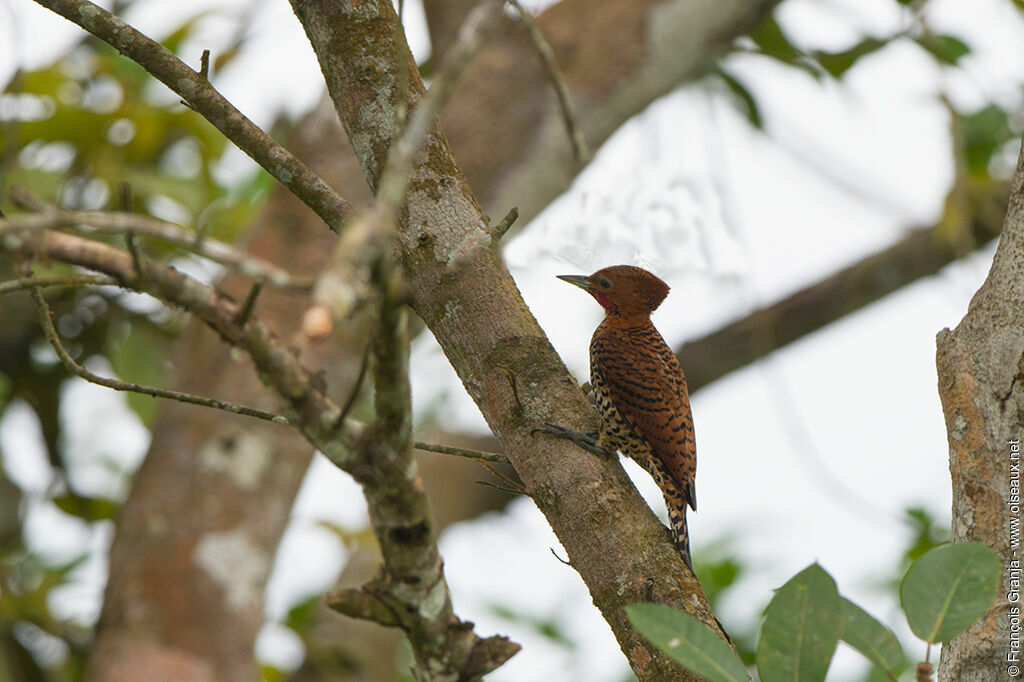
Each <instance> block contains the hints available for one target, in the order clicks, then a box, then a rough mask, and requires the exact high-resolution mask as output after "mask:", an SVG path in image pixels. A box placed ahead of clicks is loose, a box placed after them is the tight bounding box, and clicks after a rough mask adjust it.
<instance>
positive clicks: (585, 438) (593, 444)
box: [530, 422, 614, 457]
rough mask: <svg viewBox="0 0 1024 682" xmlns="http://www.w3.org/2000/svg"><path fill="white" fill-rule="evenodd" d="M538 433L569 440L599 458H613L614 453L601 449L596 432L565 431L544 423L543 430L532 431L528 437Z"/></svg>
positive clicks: (555, 425)
mask: <svg viewBox="0 0 1024 682" xmlns="http://www.w3.org/2000/svg"><path fill="white" fill-rule="evenodd" d="M538 433H544V434H547V435H549V436H554V437H555V438H564V439H566V440H571V441H572V442H573V443H575V444H576V445H578V446H580V447H581V448H583V449H584V450H586V451H587V452H592V453H593V454H595V455H600V456H601V457H613V456H614V453H611V452H608V451H607V450H605V449H604V448H603V447H601V442H600V441H599V440H598V433H597V431H587V432H584V431H575V430H573V429H567V428H566V427H564V426H559V425H558V424H550V423H548V422H544V428H541V429H533V430H532V431H530V435H535V434H538Z"/></svg>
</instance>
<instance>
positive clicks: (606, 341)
mask: <svg viewBox="0 0 1024 682" xmlns="http://www.w3.org/2000/svg"><path fill="white" fill-rule="evenodd" d="M561 279H564V280H566V281H567V282H570V283H572V284H576V285H577V286H580V287H581V288H583V289H585V290H586V291H588V292H589V293H590V294H591V295H592V296H594V298H595V299H597V301H598V303H600V304H601V305H602V306H603V307H604V309H605V312H606V313H607V314H606V316H605V318H604V320H603V321H602V322H601V324H600V325H599V326H598V327H597V330H596V331H595V332H594V336H593V338H592V339H591V341H590V382H591V385H592V387H593V390H594V396H595V403H596V405H597V409H598V411H599V412H600V414H601V421H602V428H601V434H600V437H599V439H598V440H599V443H600V444H601V446H603V447H604V448H605V449H606V450H609V451H615V450H618V451H620V452H622V454H624V455H626V456H627V457H630V458H632V459H634V460H635V461H636V462H637V463H639V464H640V465H641V466H642V467H643V468H644V469H645V470H646V471H647V472H648V473H649V474H650V475H651V477H653V478H654V481H655V482H656V483H657V484H658V487H659V488H660V489H661V492H662V494H663V496H664V498H665V506H666V507H667V508H668V516H669V522H670V525H671V529H672V535H673V537H674V539H675V544H676V548H677V549H678V550H679V553H680V555H681V556H682V557H683V560H684V561H686V563H687V565H688V566H689V567H690V569H691V571H692V570H693V565H692V563H691V560H690V539H689V532H688V529H687V525H686V508H687V507H688V506H689V507H690V508H692V509H693V510H694V511H696V509H697V497H696V489H695V486H694V479H695V477H696V472H697V452H696V443H695V441H694V433H693V417H692V415H691V413H690V400H689V395H688V393H687V389H686V377H685V376H684V375H683V370H682V367H680V365H679V361H678V360H677V359H676V356H675V354H674V353H673V352H672V350H671V349H670V348H669V347H668V344H666V343H665V340H664V339H663V338H662V336H661V334H659V333H658V330H657V329H655V327H654V325H653V324H652V323H651V318H650V315H651V313H652V312H653V311H654V310H655V309H656V308H657V307H658V306H659V305H660V304H661V302H662V301H663V300H664V298H665V296H666V295H667V294H668V286H667V285H666V284H665V283H664V282H662V281H661V280H660V279H658V278H657V277H655V276H654V275H652V274H651V273H649V272H647V271H646V270H643V269H641V268H637V267H632V266H627V265H617V266H613V267H609V268H605V269H603V270H599V271H598V272H595V273H594V274H593V275H590V276H589V277H582V276H575V275H573V276H562V277H561Z"/></svg>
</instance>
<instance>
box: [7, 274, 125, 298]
mask: <svg viewBox="0 0 1024 682" xmlns="http://www.w3.org/2000/svg"><path fill="white" fill-rule="evenodd" d="M119 284H120V282H118V281H117V280H116V279H114V278H113V277H107V276H105V275H64V276H63V277H24V278H22V279H14V280H11V281H9V282H0V295H3V294H9V293H11V292H13V291H24V290H25V289H35V288H41V287H85V286H118V285H119Z"/></svg>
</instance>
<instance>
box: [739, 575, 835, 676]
mask: <svg viewBox="0 0 1024 682" xmlns="http://www.w3.org/2000/svg"><path fill="white" fill-rule="evenodd" d="M842 629H843V601H842V598H841V597H840V596H839V591H838V590H837V589H836V583H835V581H834V580H833V579H832V576H830V575H829V574H828V573H827V572H826V571H825V569H823V568H822V567H821V566H819V565H818V564H816V563H815V564H811V565H810V566H808V567H807V568H805V569H804V570H802V571H800V572H799V573H797V574H796V575H795V576H793V577H792V578H791V579H790V580H789V582H787V583H786V584H785V585H783V586H782V587H780V588H779V589H778V591H777V592H776V593H775V596H774V597H773V598H772V601H771V603H769V604H768V608H767V609H766V610H765V619H764V625H763V626H762V627H761V639H760V641H759V642H758V643H757V672H758V675H760V677H761V682H775V681H776V680H789V681H792V682H816V681H818V680H824V679H825V674H826V673H827V672H828V666H829V664H830V663H831V662H832V655H833V654H834V653H835V650H836V646H837V645H838V644H839V637H840V635H841V634H842Z"/></svg>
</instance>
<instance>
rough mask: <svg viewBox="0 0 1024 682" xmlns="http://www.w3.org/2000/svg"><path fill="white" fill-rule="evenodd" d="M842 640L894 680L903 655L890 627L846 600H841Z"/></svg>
mask: <svg viewBox="0 0 1024 682" xmlns="http://www.w3.org/2000/svg"><path fill="white" fill-rule="evenodd" d="M843 618H844V620H845V623H844V625H843V641H844V642H846V643H847V644H849V645H850V646H852V647H853V648H854V649H856V650H857V651H859V652H861V653H862V654H864V655H865V656H866V657H867V659H868V660H869V661H871V662H872V663H874V664H875V665H876V666H878V667H879V668H881V669H882V670H883V671H885V672H886V673H888V675H889V676H890V677H891V678H892V679H896V677H897V675H899V672H900V670H901V669H902V668H903V665H904V661H905V658H904V656H903V649H902V647H900V642H899V640H898V639H896V635H894V634H893V633H892V630H890V629H889V628H887V627H885V626H884V625H882V624H881V623H879V622H878V621H877V620H875V618H874V617H873V616H872V615H871V614H869V613H868V612H867V611H865V610H864V609H862V608H861V607H859V606H857V605H856V604H854V603H853V602H852V601H850V600H849V599H845V598H844V599H843Z"/></svg>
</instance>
